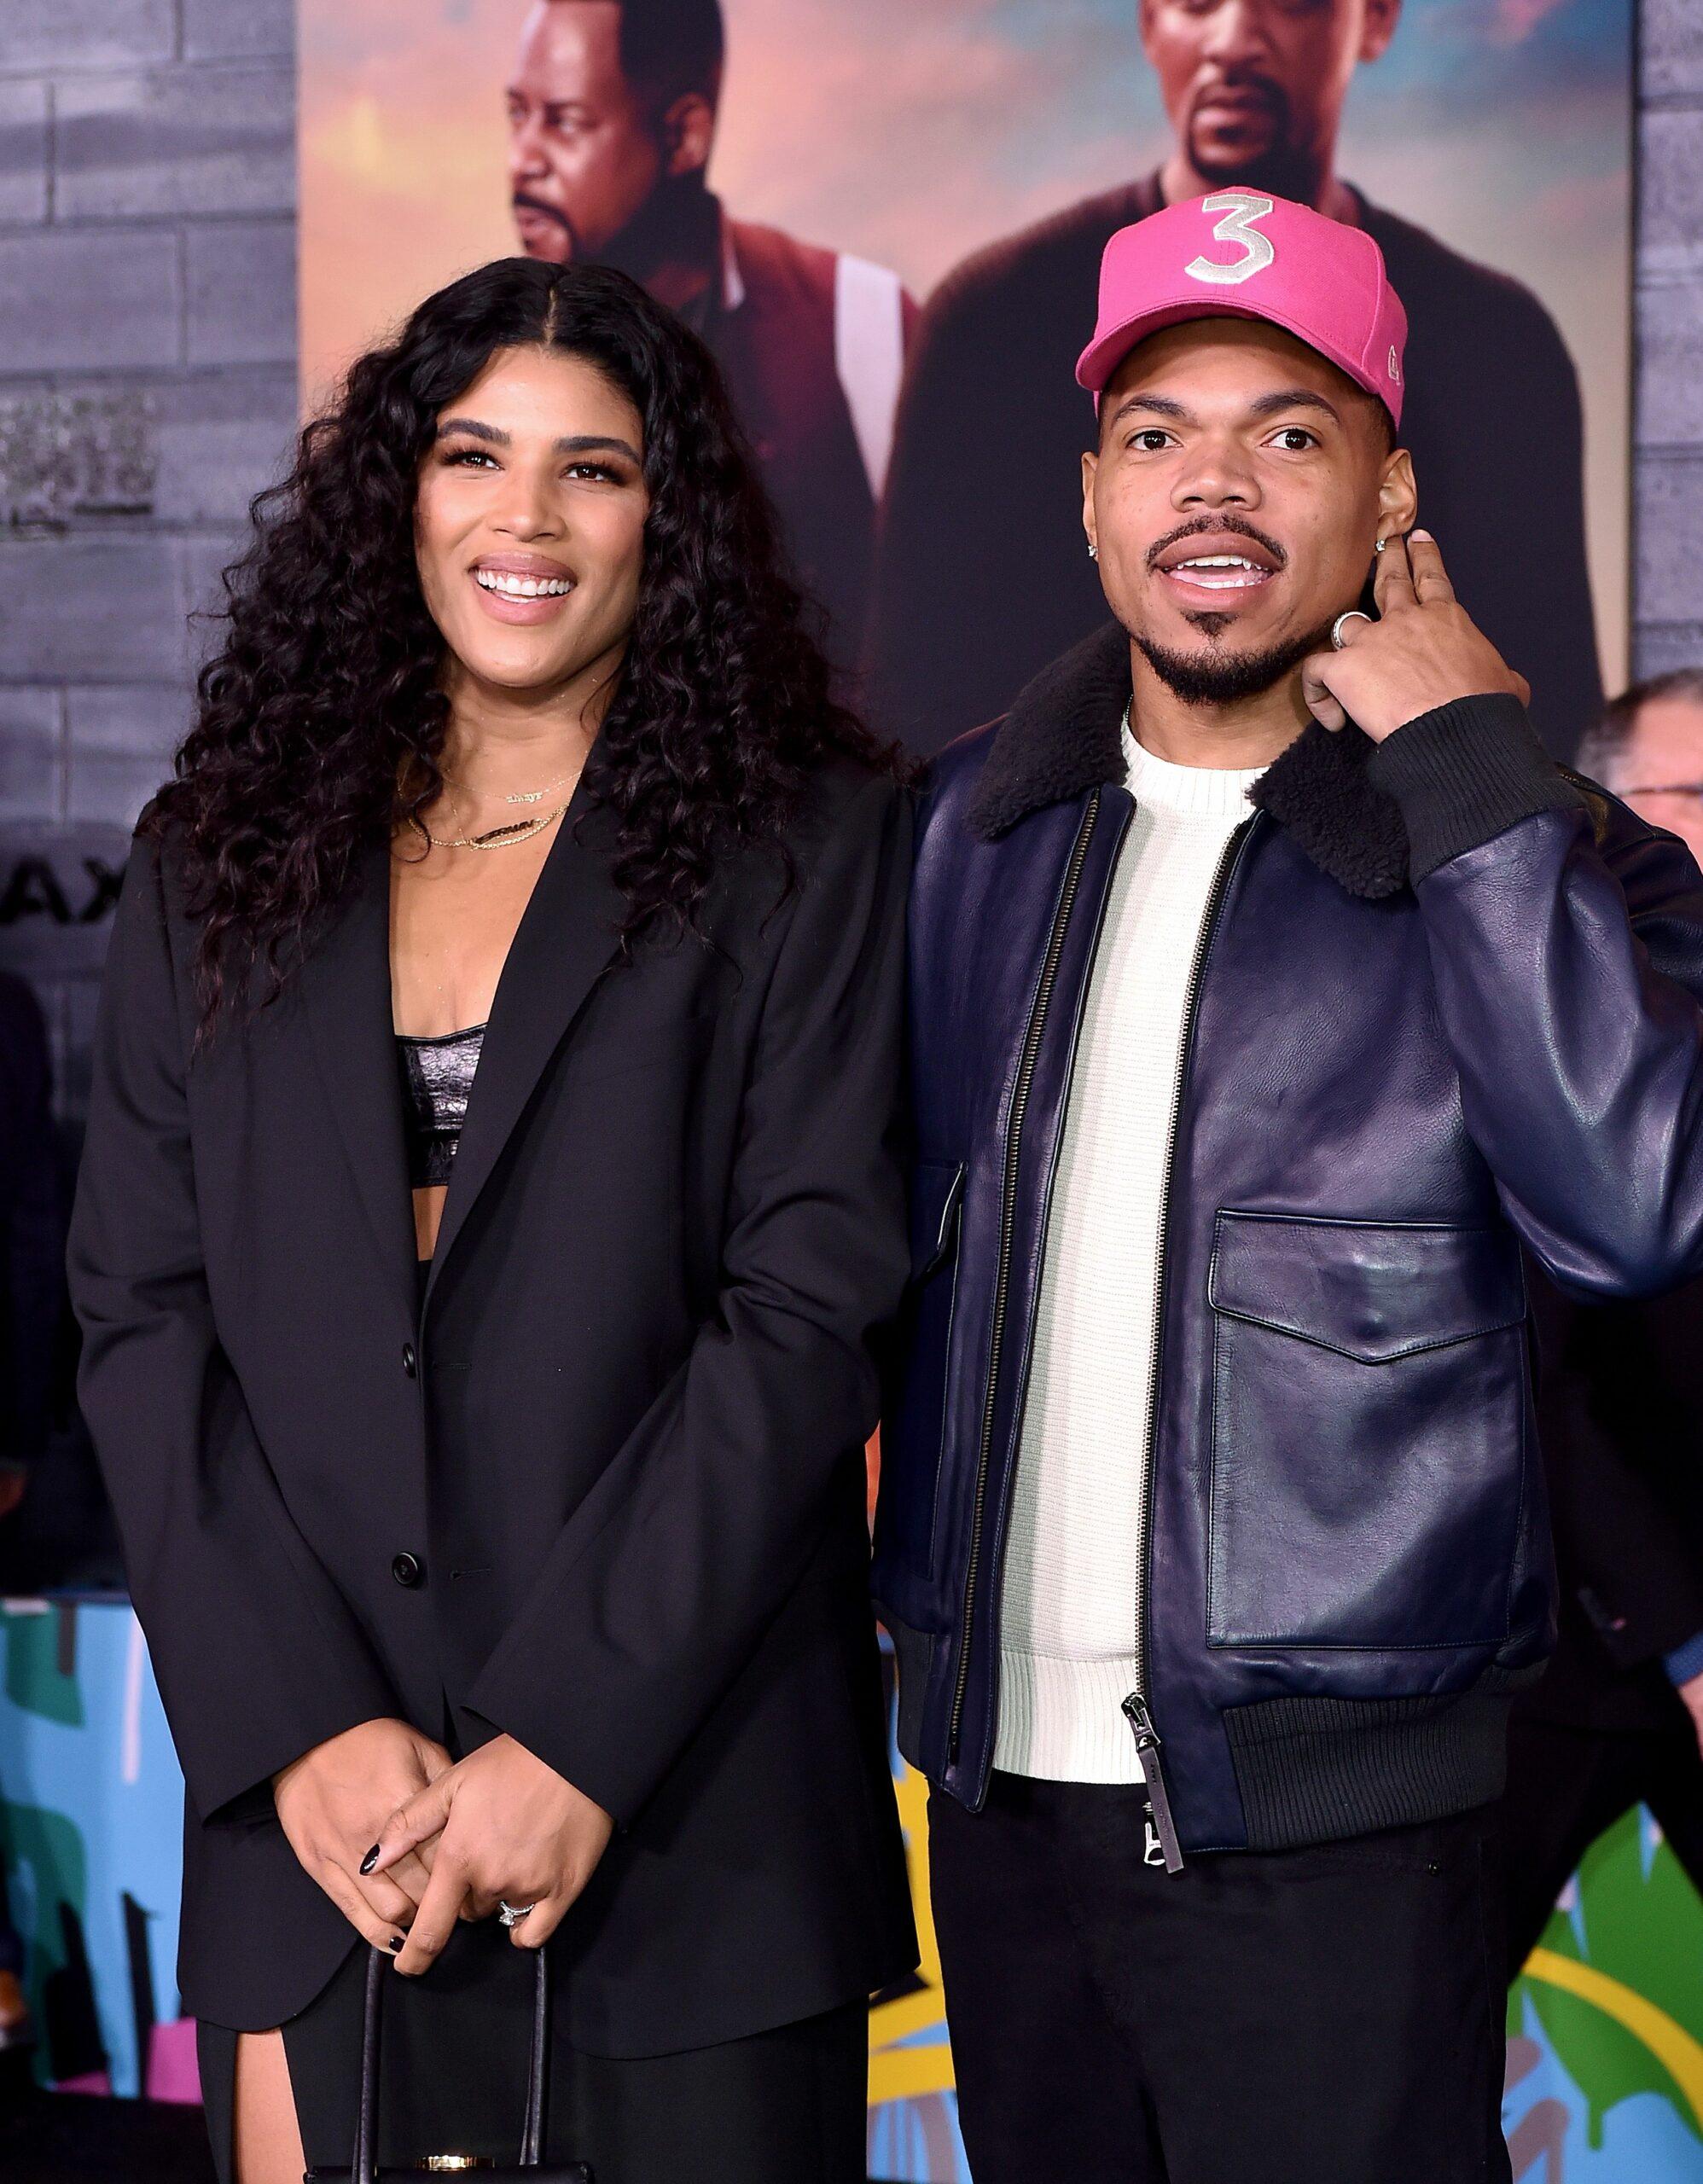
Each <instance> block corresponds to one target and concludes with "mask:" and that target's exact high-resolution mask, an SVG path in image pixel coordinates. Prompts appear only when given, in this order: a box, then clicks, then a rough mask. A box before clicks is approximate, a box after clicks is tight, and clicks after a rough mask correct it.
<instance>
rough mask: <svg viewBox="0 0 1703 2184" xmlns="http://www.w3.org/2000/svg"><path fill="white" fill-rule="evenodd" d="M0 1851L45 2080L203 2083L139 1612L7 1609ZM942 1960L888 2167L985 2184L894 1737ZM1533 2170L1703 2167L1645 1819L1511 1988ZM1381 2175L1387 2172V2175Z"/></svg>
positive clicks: (895, 2122)
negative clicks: (177, 1970)
mask: <svg viewBox="0 0 1703 2184" xmlns="http://www.w3.org/2000/svg"><path fill="white" fill-rule="evenodd" d="M0 1649H3V1663H0V1788H3V1794H0V1863H3V1867H4V1872H5V1878H6V1884H7V1886H8V1889H9V1891H10V1893H11V1897H12V1902H13V1908H14V1912H15V1916H16V1918H17V1920H18V1923H19V1926H20V1930H21V1931H22V1933H23V1935H24V1937H25V1942H26V1947H27V1949H28V1951H29V1959H30V1970H29V1987H30V1994H31V1999H32V2002H33V2004H34V2006H35V2007H36V2008H37V2010H38V2013H39V2016H40V2018H41V2022H42V2023H43V2025H44V2030H45V2038H44V2044H43V2047H42V2049H41V2052H40V2054H39V2056H38V2074H39V2075H40V2077H42V2079H43V2081H44V2082H45V2083H49V2084H58V2085H60V2086H63V2087H70V2086H75V2087H78V2088H81V2089H85V2090H99V2091H111V2092H113V2093H114V2094H136V2093H142V2092H146V2093H148V2094H150V2095H151V2096H152V2097H153V2098H154V2099H156V2100H185V2099H194V2098H195V2076H194V2050H193V2044H192V2028H191V2027H189V2025H188V2024H187V2023H185V2022H184V2021H183V2020H182V2019H181V2018H179V2017H178V2013H177V1990H176V1987H175V1984H174V1982H173V1977H172V1962H173V1959H174V1956H175V1954H176V1950H177V1885H178V1873H179V1859H180V1850H179V1839H178V1838H179V1826H180V1813H181V1800H182V1793H183V1782H182V1777H181V1776H180V1775H179V1774H178V1771H177V1762H176V1759H175V1757H173V1754H172V1751H171V1738H170V1735H169V1734H168V1732H167V1729H166V1719H165V1716H164V1714H163V1713H162V1711H161V1710H160V1697H159V1693H158V1692H157V1691H156V1690H155V1688H154V1678H153V1675H152V1673H151V1671H150V1670H149V1667H148V1657H147V1650H146V1647H144V1645H143V1643H142V1634H141V1631H140V1629H138V1628H137V1622H136V1618H135V1617H134V1616H133V1615H132V1614H131V1611H130V1609H129V1607H128V1606H126V1605H125V1604H124V1603H123V1602H121V1601H116V1600H78V1601H75V1602H73V1601H57V1602H54V1603H51V1604H48V1603H44V1602H40V1601H11V1602H9V1603H0ZM893 1768H894V1792H895V1794H896V1796H897V1797H898V1806H899V1814H900V1817H901V1820H902V1821H903V1822H904V1832H905V1842H906V1849H907V1852H908V1856H909V1859H910V1873H911V1883H912V1886H913V1889H914V1891H915V1897H916V1905H917V1923H918V1926H919V1928H920V1929H921V1935H922V1942H923V1957H922V1962H921V1966H920V1968H919V1970H918V1972H917V1974H916V1977H915V1981H914V1983H912V1984H909V1985H907V1986H906V1987H905V1988H904V1990H903V1991H901V1992H897V1993H893V1994H890V1995H883V1996H881V1997H880V1998H878V2000H877V2001H876V2002H875V2006H874V2007H873V2008H872V2009H871V2011H870V2013H869V2174H870V2175H871V2176H872V2177H881V2178H883V2179H886V2180H890V2184H971V2179H970V2172H969V2168H968V2164H967V2162H966V2161H965V2159H964V2154H963V2149H962V2145H961V2143H960V2140H959V2138H958V2130H957V2113H956V2097H955V2095H954V2094H953V2091H952V2057H951V2049H950V2046H949V2045H948V2043H947V2038H946V2023H945V2007H944V1999H943V1996H942V1994H941V1988H940V1964H939V1956H938V1955H937V1954H936V1952H935V1949H934V1943H933V1929H932V1926H931V1924H930V1920H929V1916H928V1875H927V1841H928V1809H927V1791H926V1788H925V1786H924V1785H923V1783H922V1782H921V1780H920V1779H919V1778H918V1777H917V1776H916V1775H914V1774H912V1773H911V1772H910V1769H908V1768H906V1767H905V1766H904V1763H903V1762H902V1761H901V1760H900V1759H899V1758H898V1754H897V1752H895V1753H894V1754H893ZM1508 2030H1509V2046H1508V2096H1507V2103H1506V2106H1505V2109H1504V2120H1505V2123H1506V2127H1507V2130H1508V2145H1509V2149H1510V2152H1511V2153H1512V2155H1513V2162H1514V2179H1515V2184H1703V1901H1700V1899H1699V1897H1698V1896H1697V1895H1696V1893H1695V1891H1694V1890H1693V1889H1692V1887H1691V1885H1690V1883H1689V1882H1688V1880H1687V1879H1686V1878H1685V1876H1684V1874H1683V1873H1682V1872H1681V1870H1680V1867H1679V1864H1678V1862H1677V1859H1676V1858H1675V1857H1674V1856H1673V1854H1672V1853H1671V1850H1668V1848H1667V1847H1666V1845H1665V1844H1664V1843H1663V1842H1662V1841H1661V1840H1660V1837H1659V1833H1658V1831H1657V1830H1656V1828H1655V1827H1654V1823H1653V1822H1652V1821H1651V1820H1650V1819H1649V1817H1648V1815H1647V1814H1642V1813H1633V1814H1630V1815H1627V1817H1626V1818H1625V1820H1624V1821H1620V1822H1619V1823H1618V1824H1617V1825H1616V1826H1615V1827H1613V1828H1611V1829H1610V1830H1609V1832H1608V1833H1607V1834H1606V1835H1604V1836H1603V1837H1602V1838H1601V1841H1600V1842H1598V1843H1597V1844H1595V1846H1594V1848H1593V1849H1592V1850H1591V1851H1590V1855H1589V1856H1587V1857H1586V1859H1585V1861H1584V1865H1583V1867H1581V1869H1580V1872H1579V1873H1578V1877H1577V1879H1575V1880H1574V1881H1573V1882H1572V1884H1571V1885H1570V1886H1569V1888H1568V1891H1567V1893H1566V1896H1565V1897H1564V1898H1563V1901H1562V1902H1561V1905H1560V1907H1559V1908H1557V1910H1556V1913H1555V1917H1554V1919H1553V1920H1551V1921H1550V1924H1549V1930H1548V1931H1547V1932H1546V1933H1545V1935H1544V1937H1543V1946H1542V1947H1541V1948H1540V1949H1537V1950H1536V1951H1535V1952H1534V1954H1533V1955H1532V1960H1531V1961H1530V1963H1529V1964H1528V1965H1527V1966H1526V1972H1525V1975H1524V1977H1523V1978H1520V1980H1519V1981H1518V1982H1517V1983H1516V1984H1515V1986H1514V1990H1513V1992H1512V1994H1511V1995H1510V1996H1509V2000H1508ZM1367 2184H1378V2180H1376V2179H1371V2178H1369V2179H1368V2180H1367Z"/></svg>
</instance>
